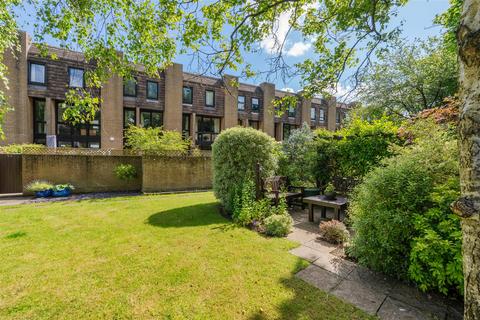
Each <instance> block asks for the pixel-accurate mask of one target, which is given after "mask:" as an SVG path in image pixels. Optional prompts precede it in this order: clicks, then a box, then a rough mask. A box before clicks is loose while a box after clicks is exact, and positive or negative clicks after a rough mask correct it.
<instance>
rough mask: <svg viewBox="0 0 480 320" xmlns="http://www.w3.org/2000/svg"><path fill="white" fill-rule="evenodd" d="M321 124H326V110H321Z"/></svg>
mask: <svg viewBox="0 0 480 320" xmlns="http://www.w3.org/2000/svg"><path fill="white" fill-rule="evenodd" d="M319 120H320V122H325V109H320V117H319Z"/></svg>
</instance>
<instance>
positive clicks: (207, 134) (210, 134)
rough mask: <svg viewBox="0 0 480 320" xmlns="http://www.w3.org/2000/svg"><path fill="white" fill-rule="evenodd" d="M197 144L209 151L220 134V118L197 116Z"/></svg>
mask: <svg viewBox="0 0 480 320" xmlns="http://www.w3.org/2000/svg"><path fill="white" fill-rule="evenodd" d="M197 130H198V131H197V144H198V145H199V146H200V148H202V149H209V148H210V147H211V145H212V143H213V141H215V138H216V137H217V135H218V134H219V133H220V118H214V117H204V116H197Z"/></svg>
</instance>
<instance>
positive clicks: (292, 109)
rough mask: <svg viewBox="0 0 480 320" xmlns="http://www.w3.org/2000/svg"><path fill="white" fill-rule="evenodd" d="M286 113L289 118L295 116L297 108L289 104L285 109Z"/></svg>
mask: <svg viewBox="0 0 480 320" xmlns="http://www.w3.org/2000/svg"><path fill="white" fill-rule="evenodd" d="M287 115H288V117H289V118H295V117H296V116H297V108H296V107H295V106H292V105H289V106H288V109H287Z"/></svg>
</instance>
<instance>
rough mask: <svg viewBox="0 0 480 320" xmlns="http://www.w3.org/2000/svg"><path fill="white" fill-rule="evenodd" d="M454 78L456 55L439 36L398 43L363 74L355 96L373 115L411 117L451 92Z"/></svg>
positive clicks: (455, 83) (453, 89)
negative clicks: (357, 93)
mask: <svg viewBox="0 0 480 320" xmlns="http://www.w3.org/2000/svg"><path fill="white" fill-rule="evenodd" d="M457 78H458V63H457V54H456V52H455V51H452V50H450V49H449V48H447V47H446V46H445V44H444V43H443V42H442V41H440V40H439V39H435V38H431V39H429V40H426V41H424V42H420V41H418V40H416V41H415V43H412V44H407V43H401V42H399V43H395V44H394V45H393V46H392V49H389V50H386V51H383V52H382V53H381V54H379V60H378V62H375V63H374V64H373V66H372V68H370V69H369V71H368V72H367V73H366V74H364V75H363V77H362V80H361V85H360V86H361V89H360V90H359V93H360V94H359V99H360V101H362V102H363V104H364V105H365V106H366V108H368V109H370V113H371V114H372V115H374V116H375V114H376V116H378V113H379V112H378V111H379V110H380V111H383V113H387V114H393V115H396V116H400V117H402V116H404V115H407V116H413V115H415V114H416V113H418V112H419V111H421V110H424V109H429V108H433V107H436V106H438V105H440V104H441V103H442V101H443V99H444V98H446V97H448V96H453V95H455V93H456V92H457V90H458V81H457Z"/></svg>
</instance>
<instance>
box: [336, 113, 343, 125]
mask: <svg viewBox="0 0 480 320" xmlns="http://www.w3.org/2000/svg"><path fill="white" fill-rule="evenodd" d="M341 116H342V114H341V113H340V112H339V111H338V110H337V113H336V122H337V124H340V119H341Z"/></svg>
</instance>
